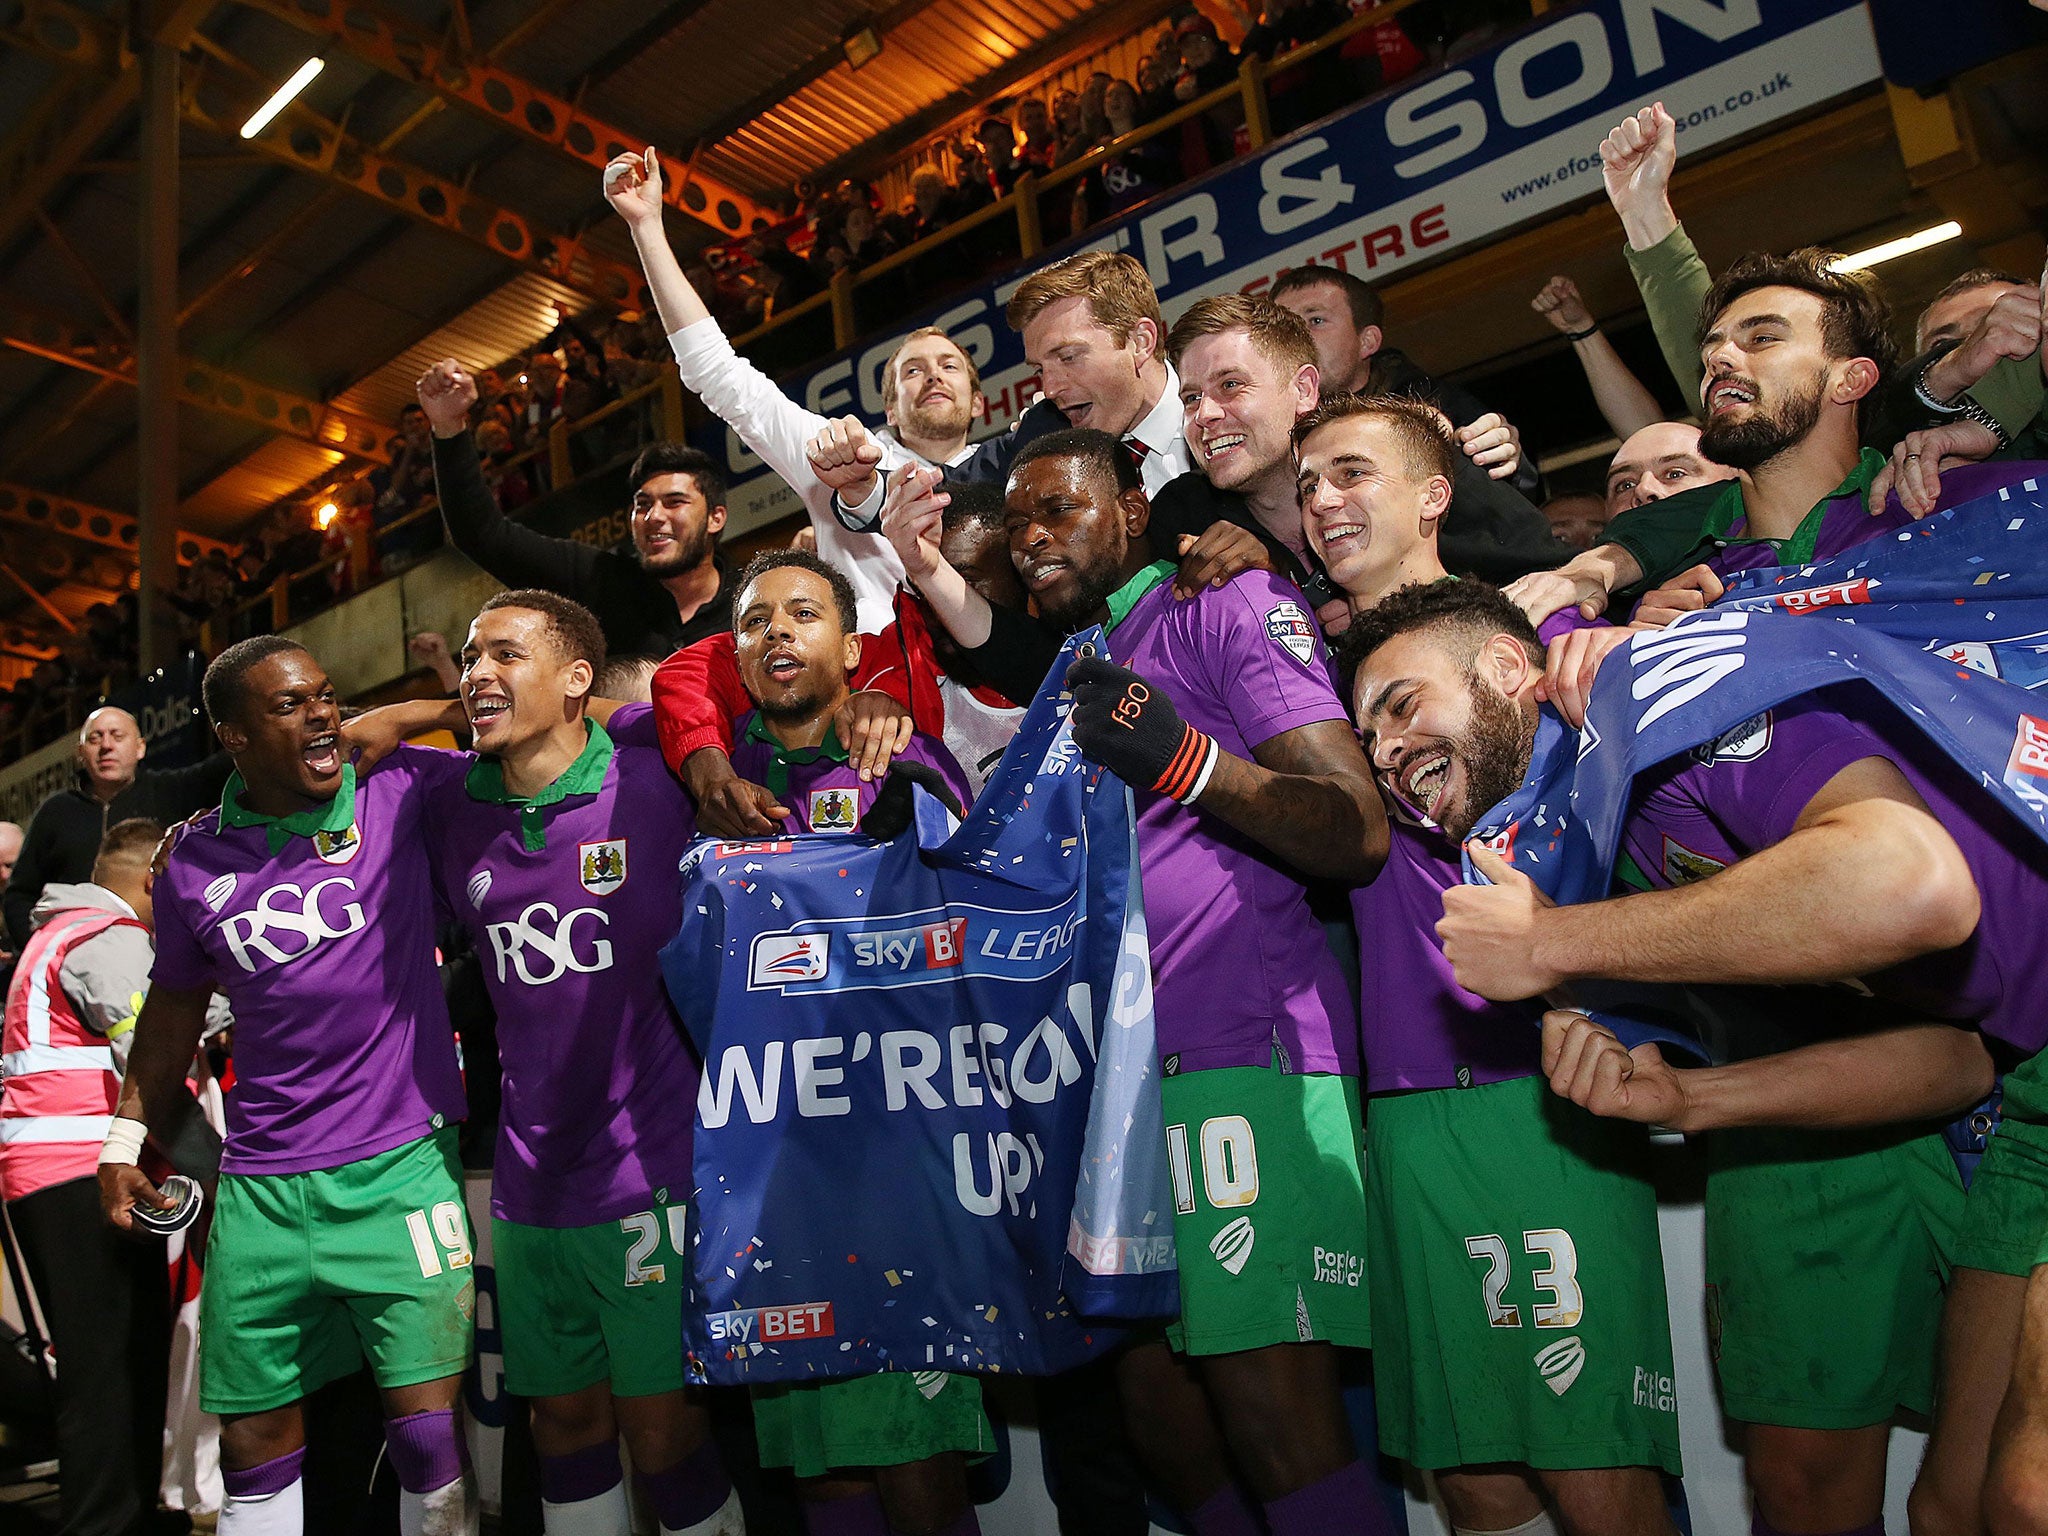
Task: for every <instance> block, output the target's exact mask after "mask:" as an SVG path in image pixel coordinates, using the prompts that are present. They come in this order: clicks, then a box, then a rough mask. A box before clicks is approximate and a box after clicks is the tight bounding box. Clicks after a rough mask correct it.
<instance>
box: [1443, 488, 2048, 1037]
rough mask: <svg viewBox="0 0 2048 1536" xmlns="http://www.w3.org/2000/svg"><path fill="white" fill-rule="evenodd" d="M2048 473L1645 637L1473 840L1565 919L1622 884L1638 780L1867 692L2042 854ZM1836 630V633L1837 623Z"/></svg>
mask: <svg viewBox="0 0 2048 1536" xmlns="http://www.w3.org/2000/svg"><path fill="white" fill-rule="evenodd" d="M2036 471H2043V472H2044V473H2048V466H2038V465H2020V466H2015V468H2014V472H2013V474H2012V477H2011V479H2010V481H2009V483H2008V484H2007V485H2005V486H2004V487H2002V488H2000V489H1998V490H1996V491H1993V492H1991V493H1989V494H1987V495H1985V496H1982V497H1980V498H1978V499H1977V500H1975V501H1971V502H1966V503H1964V504H1962V505H1960V506H1957V507H1954V508H1952V509H1950V510H1949V511H1946V512H1943V513H1940V514H1938V515H1936V516H1934V517H1930V518H1928V519H1926V520H1925V521H1923V522H1919V523H1916V524H1914V525H1913V526H1912V527H1911V528H1908V529H1903V530H1901V531H1899V532H1897V533H1895V534H1892V535H1888V536H1887V537H1885V538H1882V539H1878V540H1873V541H1872V542H1870V543H1868V544H1864V545H1860V546H1858V547H1857V548H1855V549H1854V550H1851V551H1850V552H1848V553H1847V554H1844V555H1841V556H1838V557H1836V558H1835V559H1832V560H1827V561H1821V562H1817V563H1815V564H1811V565H1805V566H1798V567H1786V568H1772V569H1765V570H1760V571H1751V572H1747V573H1745V574H1744V575H1743V576H1741V577H1740V578H1738V579H1737V580H1736V581H1735V582H1734V584H1733V585H1731V586H1730V588H1729V589H1728V592H1727V593H1726V595H1724V596H1723V598H1722V599H1721V600H1720V601H1719V602H1718V603H1717V604H1715V606H1714V607H1713V608H1711V609H1708V610H1707V611H1706V612H1704V613H1699V614H1690V615H1687V616H1686V617H1684V618H1682V619H1680V620H1678V621H1677V622H1675V623H1673V624H1671V625H1670V626H1668V627H1666V628H1664V629H1662V630H1657V631H1654V632H1650V633H1645V634H1641V635H1638V636H1636V637H1635V638H1634V639H1633V640H1631V641H1630V642H1629V644H1628V645H1626V646H1624V647H1621V648H1619V649H1617V650H1616V651H1615V652H1614V653H1613V654H1612V655H1610V656H1609V657H1608V658H1607V660H1606V661H1605V662H1604V663H1603V664H1602V666H1601V669H1600V675H1599V678H1598V681H1597V683H1596V684H1595V687H1594V693H1593V699H1592V705H1591V708H1590V710H1589V711H1588V715H1587V721H1586V728H1585V729H1584V731H1582V732H1573V731H1571V730H1570V729H1569V728H1568V727H1566V726H1565V725H1564V723H1563V722H1562V721H1561V720H1559V719H1558V717H1557V716H1556V715H1555V714H1554V713H1552V712H1551V711H1550V710H1549V709H1548V708H1545V709H1544V710H1543V712H1542V715H1541V717H1540V719H1539V723H1538V726H1537V732H1536V739H1535V746H1534V750H1533V752H1532V754H1531V758H1530V765H1529V771H1528V773H1527V774H1526V775H1525V776H1524V778H1523V781H1522V783H1521V784H1520V785H1519V786H1517V788H1516V789H1515V791H1514V792H1513V793H1512V794H1510V795H1509V796H1507V797H1506V798H1505V799H1503V800H1502V801H1501V802H1500V803H1499V804H1497V805H1495V806H1494V807H1492V808H1491V809H1490V810H1489V811H1488V812H1487V813H1486V814H1485V815H1483V816H1481V817H1480V818H1479V819H1478V821H1477V822H1476V823H1475V824H1474V828H1473V833H1472V836H1471V838H1470V839H1468V841H1467V845H1466V846H1467V852H1466V855H1465V860H1464V863H1465V879H1466V881H1467V882H1468V883H1473V882H1479V883H1483V882H1484V878H1485V877H1484V876H1483V875H1481V874H1479V873H1478V871H1477V870H1476V869H1474V867H1473V865H1472V861H1471V855H1470V851H1469V850H1470V848H1471V847H1472V846H1473V845H1475V844H1477V845H1480V846H1485V847H1489V848H1491V849H1493V850H1494V851H1495V852H1496V853H1499V854H1500V855H1501V856H1502V857H1503V858H1506V859H1507V860H1508V861H1509V862H1510V863H1512V864H1513V865H1514V866H1515V867H1516V868H1517V869H1518V870H1520V871H1521V872H1522V873H1524V874H1526V875H1527V876H1529V878H1530V879H1531V880H1532V881H1533V882H1534V883H1535V884H1536V885H1537V886H1538V887H1539V888H1540V889H1541V890H1543V891H1544V892H1545V894H1547V895H1548V896H1550V897H1551V898H1552V899H1553V900H1555V901H1558V902H1581V901H1596V900H1599V899H1600V898H1601V897H1603V896H1605V895H1606V894H1607V893H1608V891H1609V889H1610V887H1611V885H1612V881H1613V875H1614V869H1615V864H1616V861H1617V859H1618V856H1619V853H1620V846H1621V834H1622V830H1623V826H1624V824H1625V820H1626V816H1627V811H1628V805H1629V795H1630V791H1631V789H1632V787H1633V784H1634V781H1635V778H1636V775H1637V774H1639V773H1641V772H1643V771H1644V770H1646V769H1649V768H1652V767H1654V766H1655V765H1657V764H1658V763H1661V762H1664V761H1666V760H1667V759H1669V758H1673V757H1677V756H1679V755H1680V754H1682V753H1686V752H1690V751H1693V750H1695V749H1699V748H1704V747H1707V746H1708V745H1709V744H1711V743H1715V742H1718V741H1720V740H1721V739H1723V738H1724V737H1735V736H1740V735H1741V734H1743V733H1744V732H1745V731H1746V730H1747V729H1749V728H1750V726H1751V725H1752V723H1753V722H1754V721H1755V719H1756V717H1757V716H1759V715H1761V714H1762V713H1763V712H1764V711H1766V710H1768V709H1770V708H1771V707H1773V706H1774V705H1778V704H1782V703H1784V702H1786V701H1787V700H1789V699H1794V698H1798V697H1800V696H1801V695H1803V694H1807V693H1811V692H1813V691H1814V690H1816V689H1820V688H1828V687H1834V686H1837V685H1839V684H1844V683H1852V682H1861V683H1864V684H1867V685H1870V686H1872V687H1874V688H1876V689H1877V690H1878V691H1879V692H1881V693H1882V694H1883V695H1884V696H1885V698H1887V699H1888V700H1889V701H1890V702H1891V704H1892V705H1893V706H1894V707H1895V708H1896V709H1897V710H1898V711H1899V712H1900V714H1901V715H1902V717H1903V718H1904V720H1906V721H1907V722H1910V724H1911V725H1912V726H1914V727H1916V728H1917V729H1919V730H1920V731H1921V732H1923V733H1924V734H1925V735H1926V736H1927V737H1928V738H1929V739H1930V740H1931V741H1933V742H1935V743H1936V744H1937V745H1939V746H1940V747H1941V748H1942V749H1943V750H1944V751H1945V752H1947V753H1948V755H1949V756H1950V757H1951V758H1953V759H1954V760H1955V761H1956V762H1957V763H1959V764H1960V765H1961V766H1962V767H1963V768H1964V769H1965V770H1966V771H1967V772H1969V773H1970V774H1971V776H1972V777H1974V778H1975V779H1976V780H1977V781H1978V782H1979V783H1980V784H1982V785H1983V786H1984V787H1985V788H1986V789H1987V790H1988V791H1989V792H1990V793H1992V794H1993V795H1994V796H1996V797H1997V798H1998V799H2000V800H2001V801H2002V802H2003V803H2004V804H2005V805H2006V807H2007V808H2008V809H2009V810H2011V811H2012V812H2013V813H2014V815H2015V816H2017V817H2019V818H2020V821H2021V823H2022V825H2023V826H2024V827H2026V828H2027V829H2028V830H2031V831H2032V832H2034V833H2035V834H2036V835H2038V836H2041V837H2043V838H2044V839H2048V720H2044V718H2042V717H2043V716H2044V715H2048V710H2043V709H2041V707H2040V706H2039V705H2038V704H2037V703H2036V702H2035V701H2034V700H2033V699H2032V698H2031V696H2030V695H2029V693H2028V692H2027V691H2026V690H2028V689H2031V688H2035V687H2039V686H2041V685H2042V684H2043V683H2044V682H2048V489H2044V487H2048V478H2042V477H2040V476H2037V474H2036ZM1831 621H1832V622H1831ZM1585 990H1587V991H1588V992H1589V993H1590V994H1592V995H1594V996H1598V997H1601V999H1602V1001H1603V1002H1604V1004H1605V1007H1604V1009H1596V1017H1599V1018H1601V1020H1602V1022H1603V1023H1606V1024H1608V1026H1609V1027H1610V1028H1612V1029H1614V1031H1615V1033H1616V1034H1617V1035H1619V1036H1620V1037H1621V1038H1622V1040H1623V1041H1624V1042H1626V1043H1627V1044H1630V1045H1635V1044H1638V1043H1640V1042H1641V1041H1644V1040H1655V1041H1658V1042H1659V1043H1662V1044H1667V1045H1676V1046H1679V1047H1680V1048H1682V1049H1685V1050H1688V1051H1690V1052H1693V1053H1694V1054H1699V1053H1700V1052H1701V1047H1700V1046H1699V1044H1698V1042H1697V1040H1695V1039H1692V1038H1689V1037H1688V1036H1687V1034H1686V1032H1685V1029H1684V1028H1683V1026H1679V1027H1675V1028H1674V1027H1672V1026H1669V1025H1665V1024H1661V1023H1657V1022H1652V1021H1650V1020H1648V1019H1646V1018H1644V1017H1643V1016H1642V1015H1641V1013H1640V1011H1639V1010H1637V1009H1635V1008H1633V1007H1631V1006H1630V1001H1629V999H1630V998H1631V997H1634V996H1636V995H1637V994H1634V993H1632V992H1622V993H1616V994H1614V995H1612V996H1609V995H1607V994H1604V993H1602V991H1601V989H1599V988H1597V987H1596V988H1589V989H1585Z"/></svg>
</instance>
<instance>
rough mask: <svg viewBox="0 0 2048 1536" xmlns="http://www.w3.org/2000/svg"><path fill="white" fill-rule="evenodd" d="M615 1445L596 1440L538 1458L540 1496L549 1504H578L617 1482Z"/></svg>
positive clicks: (617, 1465) (608, 1488) (617, 1468)
mask: <svg viewBox="0 0 2048 1536" xmlns="http://www.w3.org/2000/svg"><path fill="white" fill-rule="evenodd" d="M622 1475H623V1474H621V1473H620V1471H619V1447H618V1442H617V1441H614V1440H600V1441H599V1442H598V1443H597V1444H596V1445H586V1446H585V1447H583V1449H582V1450H580V1451H571V1452H569V1454H568V1455H566V1456H543V1457H541V1458H540V1496H541V1497H542V1498H543V1499H545V1500H546V1501H547V1502H548V1503H550V1504H581V1503H582V1502H583V1501H584V1500H585V1499H594V1498H596V1497H597V1496H598V1495H599V1494H601V1493H610V1492H611V1491H612V1490H613V1489H614V1488H616V1487H618V1486H619V1481H620V1478H621V1476H622Z"/></svg>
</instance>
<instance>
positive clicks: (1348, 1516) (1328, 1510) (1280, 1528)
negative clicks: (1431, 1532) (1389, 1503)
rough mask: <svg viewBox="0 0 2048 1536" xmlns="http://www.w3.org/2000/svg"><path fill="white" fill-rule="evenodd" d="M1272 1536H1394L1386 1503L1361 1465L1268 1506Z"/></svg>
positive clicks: (1356, 1463)
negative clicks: (1388, 1519)
mask: <svg viewBox="0 0 2048 1536" xmlns="http://www.w3.org/2000/svg"><path fill="white" fill-rule="evenodd" d="M1266 1529H1267V1530H1269V1531H1271V1532H1272V1533H1273V1536H1340V1533H1341V1536H1381V1533H1386V1536H1392V1531H1393V1527H1392V1526H1391V1525H1389V1524H1388V1523H1387V1513H1386V1502H1385V1500H1383V1499H1382V1498H1381V1497H1380V1490H1379V1485H1378V1483H1377V1481H1376V1480H1375V1479H1374V1477H1373V1475H1372V1473H1371V1472H1370V1471H1369V1470H1368V1469H1367V1467H1366V1465H1365V1463H1364V1462H1362V1461H1354V1462H1352V1463H1351V1465H1350V1466H1348V1467H1340V1468H1338V1469H1337V1470H1336V1471H1335V1472H1332V1473H1331V1474H1330V1475H1329V1476H1328V1477H1326V1478H1323V1479H1322V1480H1321V1481H1319V1482H1313V1483H1310V1484H1309V1485H1308V1486H1307V1487H1306V1488H1297V1489H1295V1490H1294V1492H1292V1493H1290V1494H1286V1495H1284V1496H1282V1497H1280V1498H1277V1499H1274V1500H1273V1501H1272V1502H1271V1503H1269V1504H1267V1505H1266Z"/></svg>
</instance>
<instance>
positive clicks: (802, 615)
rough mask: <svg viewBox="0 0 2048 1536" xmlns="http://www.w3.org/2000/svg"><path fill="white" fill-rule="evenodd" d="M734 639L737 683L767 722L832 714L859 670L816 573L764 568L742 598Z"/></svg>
mask: <svg viewBox="0 0 2048 1536" xmlns="http://www.w3.org/2000/svg"><path fill="white" fill-rule="evenodd" d="M737 615H738V616H737V617H736V618H735V619H734V621H733V638H734V640H735V641H736V642H737V644H738V649H739V658H738V659H739V668H740V681H741V682H743V683H744V684H746V689H747V692H748V693H749V694H750V695H752V697H753V700H754V702H755V703H756V704H758V705H760V707H761V713H762V714H763V715H765V716H766V717H767V718H768V719H769V720H770V721H771V722H777V721H807V720H813V719H816V718H817V717H818V716H820V715H823V714H827V713H829V712H830V711H832V710H834V709H837V708H838V707H839V704H840V702H841V701H842V700H843V699H844V698H845V697H846V679H847V675H848V674H849V673H851V672H852V671H853V669H854V668H855V667H857V666H859V665H860V636H858V635H854V634H848V633H847V632H846V627H845V625H844V623H843V622H842V621H841V619H840V616H839V605H838V603H837V602H836V601H835V600H834V598H833V596H832V585H831V583H830V582H828V581H826V580H825V578H824V577H822V576H820V575H819V574H818V573H817V572H816V571H807V570H804V569H802V568H801V567H797V566H782V567H780V568H778V569H776V570H771V571H764V572H762V573H761V574H760V575H759V576H757V577H755V578H754V579H753V580H752V581H750V582H748V583H747V586H746V589H745V590H744V591H742V592H741V593H740V597H739V604H738V608H737Z"/></svg>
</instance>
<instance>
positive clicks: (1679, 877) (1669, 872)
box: [1664, 837, 1728, 885]
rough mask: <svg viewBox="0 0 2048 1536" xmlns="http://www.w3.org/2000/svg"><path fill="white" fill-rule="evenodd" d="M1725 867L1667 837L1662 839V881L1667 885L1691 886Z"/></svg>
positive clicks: (1718, 861) (1716, 873) (1717, 861)
mask: <svg viewBox="0 0 2048 1536" xmlns="http://www.w3.org/2000/svg"><path fill="white" fill-rule="evenodd" d="M1727 867H1728V866H1727V865H1725V864H1723V863H1722V862H1721V861H1720V860H1719V859H1714V858H1709V857H1708V856H1707V855H1706V854H1704V853H1695V852H1693V850H1692V849H1690V848H1688V847H1686V846H1685V844H1683V843H1681V842H1678V841H1676V840H1674V839H1672V838H1669V837H1667V838H1665V839H1664V879H1665V881H1666V883H1667V884H1670V885H1691V884H1692V883H1693V882H1694V881H1695V880H1704V879H1706V878H1707V876H1709V875H1718V874H1719V873H1721V871H1722V870H1724V869H1726V868H1727Z"/></svg>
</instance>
